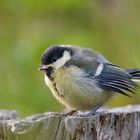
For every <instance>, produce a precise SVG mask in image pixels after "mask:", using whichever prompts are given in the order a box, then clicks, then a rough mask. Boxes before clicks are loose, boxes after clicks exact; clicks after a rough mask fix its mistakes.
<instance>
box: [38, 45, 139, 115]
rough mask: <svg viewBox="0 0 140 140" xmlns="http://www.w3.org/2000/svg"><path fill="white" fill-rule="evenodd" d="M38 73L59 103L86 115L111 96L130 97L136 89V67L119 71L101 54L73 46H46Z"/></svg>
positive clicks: (137, 69) (137, 72)
mask: <svg viewBox="0 0 140 140" xmlns="http://www.w3.org/2000/svg"><path fill="white" fill-rule="evenodd" d="M39 70H41V71H43V73H44V80H45V83H46V85H47V86H48V87H49V88H50V90H51V92H52V94H53V95H54V97H55V98H56V99H57V100H58V101H59V102H60V103H62V104H63V105H64V106H65V107H66V108H68V109H70V110H71V111H82V112H85V111H90V113H89V114H90V115H93V114H95V113H96V111H97V110H98V109H99V108H100V107H101V106H103V105H104V104H105V103H106V102H107V101H108V100H109V99H110V98H111V97H113V96H114V95H115V94H122V95H125V96H128V97H131V95H130V94H136V93H137V89H139V85H138V83H137V82H140V69H139V68H130V69H123V68H121V67H119V66H117V65H115V64H113V63H111V62H110V61H109V60H107V59H106V58H105V57H104V56H103V55H102V54H101V53H99V52H97V51H94V50H92V49H90V48H82V47H79V46H76V45H52V46H50V47H49V48H48V49H46V50H45V51H44V52H43V54H42V57H41V66H40V67H39ZM129 93H130V94H129Z"/></svg>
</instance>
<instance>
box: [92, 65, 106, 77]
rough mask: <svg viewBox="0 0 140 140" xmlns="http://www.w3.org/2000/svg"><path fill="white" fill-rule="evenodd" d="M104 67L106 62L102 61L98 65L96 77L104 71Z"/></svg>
mask: <svg viewBox="0 0 140 140" xmlns="http://www.w3.org/2000/svg"><path fill="white" fill-rule="evenodd" d="M103 68H104V64H103V63H101V64H100V65H99V66H98V67H97V70H96V72H95V75H94V76H95V77H96V76H99V75H100V74H101V73H102V71H103Z"/></svg>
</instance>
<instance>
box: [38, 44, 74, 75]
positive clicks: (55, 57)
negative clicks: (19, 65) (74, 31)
mask: <svg viewBox="0 0 140 140" xmlns="http://www.w3.org/2000/svg"><path fill="white" fill-rule="evenodd" d="M72 54H73V50H72V49H71V47H70V46H69V45H59V46H58V45H53V46H51V47H49V48H48V49H47V50H45V52H44V53H43V55H42V57H41V62H42V65H41V67H39V70H42V71H44V72H45V73H46V75H47V76H48V77H50V76H51V74H52V72H54V71H57V70H58V69H59V68H61V67H62V66H64V65H65V63H66V62H67V61H69V60H70V59H71V56H72Z"/></svg>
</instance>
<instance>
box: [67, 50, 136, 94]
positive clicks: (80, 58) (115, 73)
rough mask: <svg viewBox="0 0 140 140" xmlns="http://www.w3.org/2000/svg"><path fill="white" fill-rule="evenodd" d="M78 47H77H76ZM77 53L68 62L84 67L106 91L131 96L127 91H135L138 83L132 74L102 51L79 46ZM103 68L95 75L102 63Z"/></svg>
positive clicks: (88, 74) (89, 75) (90, 76)
mask: <svg viewBox="0 0 140 140" xmlns="http://www.w3.org/2000/svg"><path fill="white" fill-rule="evenodd" d="M75 49H76V48H75ZM77 49H78V50H77V52H78V53H76V55H75V56H74V57H73V58H72V59H71V60H70V61H69V62H68V63H67V65H75V66H77V67H79V68H80V69H83V70H84V71H85V72H86V74H87V76H88V77H89V78H92V79H94V80H96V81H97V85H98V86H99V87H101V88H102V89H104V90H105V91H111V92H117V93H121V94H124V95H126V96H129V95H128V94H127V93H126V92H131V93H135V90H136V89H137V88H138V85H137V84H136V83H135V82H133V81H132V79H131V78H132V77H131V75H130V74H129V73H128V72H127V71H126V70H124V69H122V68H119V67H118V66H116V65H113V64H111V63H109V61H108V60H107V59H106V58H104V57H103V56H102V55H101V54H100V53H98V52H96V51H92V50H91V49H84V48H82V49H81V48H77ZM101 63H102V64H103V65H104V67H103V70H102V72H101V74H100V75H98V76H97V77H95V73H96V70H97V68H98V66H99V65H100V64H101Z"/></svg>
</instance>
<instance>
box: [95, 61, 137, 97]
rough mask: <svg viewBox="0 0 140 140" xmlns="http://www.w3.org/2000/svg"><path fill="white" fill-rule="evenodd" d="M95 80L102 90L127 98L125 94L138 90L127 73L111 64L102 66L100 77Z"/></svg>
mask: <svg viewBox="0 0 140 140" xmlns="http://www.w3.org/2000/svg"><path fill="white" fill-rule="evenodd" d="M96 79H97V81H98V84H99V86H100V87H101V88H103V89H104V90H106V91H114V92H117V93H121V94H124V95H126V96H129V95H128V94H126V92H131V93H136V92H135V90H136V89H137V88H138V85H137V84H136V83H135V82H133V81H132V80H131V75H130V74H129V73H128V72H127V71H125V70H124V69H121V68H119V67H116V66H114V65H111V64H104V69H103V71H102V73H101V75H99V76H98V77H96Z"/></svg>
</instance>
